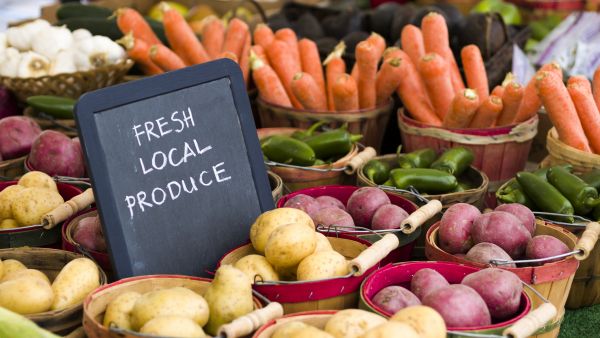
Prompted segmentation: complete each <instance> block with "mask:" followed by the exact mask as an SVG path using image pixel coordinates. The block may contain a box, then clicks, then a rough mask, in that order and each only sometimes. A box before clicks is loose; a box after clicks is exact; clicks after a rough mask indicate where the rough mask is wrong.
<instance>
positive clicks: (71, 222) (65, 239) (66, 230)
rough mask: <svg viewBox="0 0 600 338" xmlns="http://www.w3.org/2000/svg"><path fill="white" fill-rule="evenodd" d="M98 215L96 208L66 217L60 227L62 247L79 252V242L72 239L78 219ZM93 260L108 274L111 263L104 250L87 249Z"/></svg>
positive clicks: (110, 270)
mask: <svg viewBox="0 0 600 338" xmlns="http://www.w3.org/2000/svg"><path fill="white" fill-rule="evenodd" d="M97 215H98V210H96V208H93V209H90V210H86V211H83V212H80V213H78V214H77V215H76V216H75V217H73V218H70V219H68V220H67V221H65V222H64V223H63V226H62V227H61V228H62V248H63V250H67V251H70V252H76V253H78V252H79V249H78V248H79V244H77V242H75V240H74V239H73V233H74V232H75V229H76V228H77V225H79V221H81V220H82V219H84V218H86V217H94V216H97ZM87 253H88V254H89V255H90V256H92V257H93V258H94V260H95V261H96V262H97V263H98V265H100V267H101V268H102V269H103V270H104V271H106V272H107V273H108V274H109V275H110V274H111V272H112V270H113V269H112V265H111V263H110V257H109V256H108V253H106V252H100V251H93V250H88V252H87Z"/></svg>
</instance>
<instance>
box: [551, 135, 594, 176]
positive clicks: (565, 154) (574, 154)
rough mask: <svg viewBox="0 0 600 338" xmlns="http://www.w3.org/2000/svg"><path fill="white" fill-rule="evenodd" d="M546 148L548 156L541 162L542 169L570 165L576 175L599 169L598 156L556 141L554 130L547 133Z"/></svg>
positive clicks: (556, 136)
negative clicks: (557, 165)
mask: <svg viewBox="0 0 600 338" xmlns="http://www.w3.org/2000/svg"><path fill="white" fill-rule="evenodd" d="M546 148H547V149H548V153H549V155H548V157H546V159H544V161H543V162H542V167H548V166H553V165H556V164H565V163H566V164H570V165H572V166H573V172H575V173H578V174H580V173H585V172H588V171H592V170H594V169H600V155H597V154H592V153H587V152H585V151H581V150H579V149H575V148H573V147H571V146H568V145H566V144H564V143H563V142H562V141H561V140H559V139H558V133H557V132H556V128H552V129H550V131H548V136H547V138H546Z"/></svg>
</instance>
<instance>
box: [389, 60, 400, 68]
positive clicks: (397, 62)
mask: <svg viewBox="0 0 600 338" xmlns="http://www.w3.org/2000/svg"><path fill="white" fill-rule="evenodd" d="M388 63H389V64H390V66H392V67H400V64H401V63H402V59H401V58H393V59H390V60H389V62H388Z"/></svg>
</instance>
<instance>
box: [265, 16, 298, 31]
mask: <svg viewBox="0 0 600 338" xmlns="http://www.w3.org/2000/svg"><path fill="white" fill-rule="evenodd" d="M268 21H269V27H271V29H272V30H273V31H276V30H278V29H281V28H288V27H291V26H292V24H291V23H290V22H289V21H288V19H287V18H286V17H285V15H284V14H283V13H282V12H279V13H276V14H274V15H272V16H270V17H269V20H268Z"/></svg>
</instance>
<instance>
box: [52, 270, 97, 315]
mask: <svg viewBox="0 0 600 338" xmlns="http://www.w3.org/2000/svg"><path fill="white" fill-rule="evenodd" d="M98 286H100V273H99V272H98V266H96V263H94V262H93V261H92V260H90V259H88V258H76V259H74V260H72V261H70V262H69V263H67V265H65V266H64V267H63V268H62V270H60V272H59V273H58V276H56V278H55V279H54V282H52V290H53V291H54V295H55V296H56V298H55V299H54V302H53V303H52V310H61V309H66V308H68V307H70V306H73V305H76V304H79V303H81V302H82V301H83V299H84V298H85V297H86V296H87V295H88V294H89V293H90V292H92V291H94V290H95V289H96V288H97V287H98Z"/></svg>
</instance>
